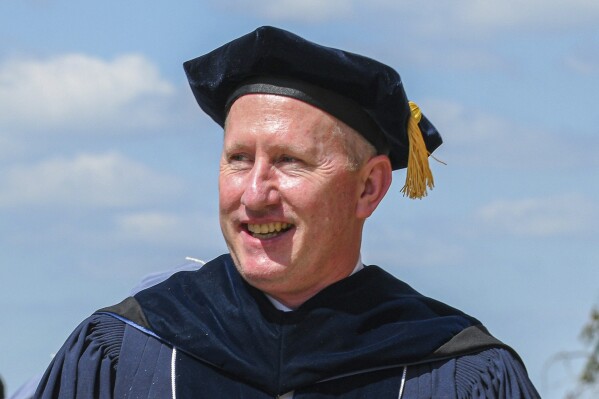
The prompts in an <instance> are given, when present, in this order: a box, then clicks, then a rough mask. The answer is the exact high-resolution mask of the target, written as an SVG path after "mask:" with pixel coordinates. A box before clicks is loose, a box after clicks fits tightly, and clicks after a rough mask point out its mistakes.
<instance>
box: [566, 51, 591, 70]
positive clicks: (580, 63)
mask: <svg viewBox="0 0 599 399" xmlns="http://www.w3.org/2000/svg"><path fill="white" fill-rule="evenodd" d="M564 63H565V65H566V67H567V68H569V69H570V70H572V71H574V72H576V73H578V74H581V75H587V76H589V75H599V55H598V54H597V52H596V49H593V51H592V52H591V51H590V52H587V53H584V54H581V55H570V56H568V57H566V59H565V61H564Z"/></svg>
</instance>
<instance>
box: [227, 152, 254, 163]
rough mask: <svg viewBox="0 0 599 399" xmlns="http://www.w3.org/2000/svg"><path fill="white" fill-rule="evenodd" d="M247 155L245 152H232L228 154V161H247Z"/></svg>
mask: <svg viewBox="0 0 599 399" xmlns="http://www.w3.org/2000/svg"><path fill="white" fill-rule="evenodd" d="M248 160H249V157H248V156H247V155H245V154H232V155H229V162H245V161H248Z"/></svg>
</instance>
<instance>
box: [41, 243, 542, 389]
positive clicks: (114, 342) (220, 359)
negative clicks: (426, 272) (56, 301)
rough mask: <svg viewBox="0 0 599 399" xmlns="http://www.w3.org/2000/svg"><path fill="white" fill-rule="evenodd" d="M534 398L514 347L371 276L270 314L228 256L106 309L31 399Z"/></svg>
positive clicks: (365, 273) (83, 328)
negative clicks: (297, 306) (289, 308)
mask: <svg viewBox="0 0 599 399" xmlns="http://www.w3.org/2000/svg"><path fill="white" fill-rule="evenodd" d="M289 391H294V396H293V397H294V398H295V399H308V398H310V399H316V398H381V399H384V398H398V397H400V391H401V394H402V396H401V397H402V398H418V399H420V398H431V397H432V398H538V397H539V395H538V393H537V392H536V390H535V388H534V387H533V385H532V384H531V382H530V381H529V379H528V377H527V374H526V370H525V369H524V366H523V365H522V363H521V362H520V360H519V358H518V357H517V355H516V354H515V352H513V350H512V349H510V348H509V347H507V346H506V345H504V344H502V343H501V342H500V341H498V340H496V339H495V338H493V337H492V336H491V335H490V334H488V332H487V331H486V330H485V328H484V327H483V326H482V325H481V324H480V323H479V322H478V321H477V320H476V319H474V318H472V317H470V316H468V315H466V314H464V313H462V312H460V311H459V310H456V309H454V308H451V307H449V306H447V305H445V304H443V303H441V302H438V301H435V300H432V299H430V298H427V297H424V296H422V295H420V294H419V293H417V292H416V291H414V290H413V289H412V288H411V287H409V286H408V285H406V284H405V283H403V282H401V281H399V280H397V279H395V278H394V277H392V276H391V275H389V274H388V273H386V272H385V271H383V270H382V269H380V268H379V267H377V266H366V267H365V268H364V269H362V270H361V271H359V272H357V273H355V274H354V275H352V276H350V277H348V278H346V279H343V280H341V281H339V282H337V283H335V284H333V285H331V286H329V287H327V288H325V289H324V290H322V291H321V292H320V293H318V294H317V295H316V296H314V297H312V298H311V299H309V300H308V301H307V302H305V303H304V304H303V305H301V306H300V307H299V308H298V309H296V310H294V311H292V312H282V311H280V310H278V309H276V308H275V307H274V306H273V305H272V303H271V302H270V301H269V300H268V299H267V298H266V297H265V295H264V294H263V293H262V292H260V291H258V290H256V289H255V288H253V287H252V286H250V285H249V284H247V283H246V282H245V281H244V280H243V279H242V278H241V276H240V275H239V274H238V272H237V270H236V268H235V266H234V264H233V261H232V259H231V257H230V256H229V255H223V256H221V257H219V258H216V259H215V260H213V261H211V262H208V263H207V264H206V265H204V266H203V267H202V268H200V269H199V270H197V271H184V272H179V273H176V274H174V275H173V276H172V277H170V278H169V279H168V280H166V281H164V282H162V283H160V284H158V285H156V286H154V287H150V288H148V289H146V290H143V291H141V292H139V293H137V294H136V295H135V296H133V297H130V298H127V299H126V300H125V301H123V302H121V303H120V304H118V305H116V306H112V307H110V308H105V309H102V310H100V311H98V312H96V313H95V314H94V315H92V316H91V317H90V318H88V319H87V320H86V321H84V322H83V323H82V324H81V325H80V326H79V327H78V328H77V329H76V330H75V332H73V334H72V335H71V336H70V337H69V338H68V340H67V342H66V343H65V344H64V346H63V347H62V349H61V350H60V351H59V352H58V354H57V355H56V357H55V358H54V360H53V362H52V364H51V365H50V367H49V369H48V370H47V372H46V374H45V375H44V377H43V379H42V382H41V384H40V387H39V388H38V392H37V393H36V397H38V398H57V397H59V398H75V397H77V398H88V397H89V398H91V397H93V398H112V397H115V398H166V397H179V398H200V399H201V398H211V399H212V398H273V397H277V395H281V394H284V393H286V392H289Z"/></svg>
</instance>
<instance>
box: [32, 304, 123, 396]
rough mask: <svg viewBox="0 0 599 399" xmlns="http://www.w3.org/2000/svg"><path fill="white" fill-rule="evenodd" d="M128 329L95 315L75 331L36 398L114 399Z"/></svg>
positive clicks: (107, 318) (53, 362) (51, 365)
mask: <svg viewBox="0 0 599 399" xmlns="http://www.w3.org/2000/svg"><path fill="white" fill-rule="evenodd" d="M124 328H125V325H124V324H123V323H122V322H120V321H118V320H117V319H115V318H112V317H109V316H106V315H94V316H91V317H90V318H88V319H87V320H85V321H84V322H83V323H81V324H80V325H79V327H77V329H75V331H74V332H73V333H72V334H71V336H70V337H69V338H68V339H67V341H66V342H65V344H64V345H63V347H62V348H61V349H60V351H59V352H58V353H57V354H56V356H55V357H54V359H53V360H52V363H51V364H50V367H49V368H48V370H47V371H46V373H45V374H44V376H43V377H42V380H41V382H40V385H39V387H38V389H37V391H36V395H35V397H36V398H42V399H51V398H84V397H88V398H101V399H104V398H112V397H113V387H114V383H115V376H116V369H117V365H118V357H119V351H120V349H121V343H122V339H123V334H124Z"/></svg>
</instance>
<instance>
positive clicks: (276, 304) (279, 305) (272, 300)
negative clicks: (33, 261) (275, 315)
mask: <svg viewBox="0 0 599 399" xmlns="http://www.w3.org/2000/svg"><path fill="white" fill-rule="evenodd" d="M363 268H364V264H363V263H362V255H361V254H360V256H358V263H356V267H354V270H353V271H352V272H351V273H350V275H349V276H351V275H353V274H356V273H357V272H359V271H360V270H362V269H363ZM349 276H347V277H349ZM264 295H266V297H267V298H268V300H269V301H270V303H272V305H273V306H274V307H275V308H277V309H279V310H282V311H283V312H291V311H292V310H293V309H291V308H290V307H288V306H285V305H283V304H282V303H281V302H279V301H277V300H276V299H275V298H273V297H272V296H270V295H268V294H267V293H264Z"/></svg>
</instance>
